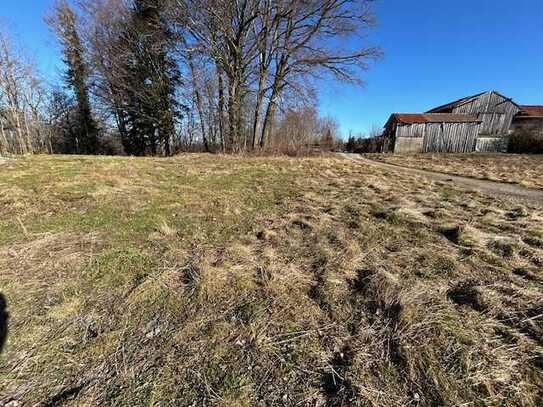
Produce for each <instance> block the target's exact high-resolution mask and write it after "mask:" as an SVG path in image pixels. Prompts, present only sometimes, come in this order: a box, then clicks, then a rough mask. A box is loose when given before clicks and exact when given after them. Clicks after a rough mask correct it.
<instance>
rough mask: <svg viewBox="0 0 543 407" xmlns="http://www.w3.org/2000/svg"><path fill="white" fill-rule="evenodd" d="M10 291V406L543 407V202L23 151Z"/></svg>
mask: <svg viewBox="0 0 543 407" xmlns="http://www.w3.org/2000/svg"><path fill="white" fill-rule="evenodd" d="M534 160H536V159H535V158H534ZM534 162H535V161H534ZM537 165H538V164H537ZM500 168H501V166H500ZM526 171H532V172H535V171H537V168H532V169H531V170H529V169H528V168H526ZM540 175H541V174H540ZM519 176H520V174H519ZM0 292H1V293H2V294H3V295H4V296H5V298H6V300H7V303H8V307H9V308H8V310H9V314H10V319H9V335H8V340H7V344H6V346H5V348H4V353H3V354H2V355H0V405H10V406H22V405H42V406H85V405H87V406H97V405H103V406H106V405H111V406H143V405H145V406H169V405H179V406H202V405H220V406H272V405H273V406H408V405H413V406H415V405H417V406H435V405H448V406H453V405H454V406H460V405H470V406H471V405H473V406H483V405H484V406H503V405H512V406H513V405H516V406H538V405H542V403H543V339H542V338H543V214H542V212H541V210H540V209H537V208H535V207H530V206H527V205H520V204H515V203H510V202H507V201H503V202H502V201H500V200H496V199H490V198H487V197H484V196H482V195H480V194H478V193H475V192H470V191H466V190H461V189H455V188H453V187H451V186H450V185H445V184H443V183H439V182H431V181H428V180H426V179H424V178H419V177H410V176H407V175H401V174H394V175H392V174H391V173H388V172H386V171H385V170H381V169H378V168H376V167H374V166H366V165H363V164H359V163H355V162H353V161H349V160H346V159H343V158H341V157H316V158H303V159H294V158H292V159H291V158H236V157H217V156H208V155H186V156H180V157H175V158H170V159H154V158H140V159H135V158H108V157H103V158H102V157H94V158H90V157H88V158H87V157H66V156H48V157H47V156H41V157H40V156H36V157H25V158H21V159H17V160H9V161H8V162H6V163H4V164H2V165H1V166H0Z"/></svg>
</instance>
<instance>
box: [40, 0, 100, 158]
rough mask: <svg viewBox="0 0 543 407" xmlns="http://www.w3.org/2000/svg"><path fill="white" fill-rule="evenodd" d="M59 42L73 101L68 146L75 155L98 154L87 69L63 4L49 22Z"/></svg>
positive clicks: (70, 15) (72, 21) (69, 12)
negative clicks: (73, 116)
mask: <svg viewBox="0 0 543 407" xmlns="http://www.w3.org/2000/svg"><path fill="white" fill-rule="evenodd" d="M50 24H51V25H52V26H53V28H54V29H55V31H56V33H57V35H58V37H59V40H60V43H61V45H62V53H63V56H64V59H63V60H64V63H65V64H66V66H67V70H66V72H65V74H64V81H65V83H66V85H67V86H68V87H69V88H70V89H71V90H72V91H73V93H74V96H75V100H76V102H77V118H76V123H75V124H76V127H75V129H74V130H73V131H72V133H71V134H72V137H73V140H72V145H73V146H74V147H73V148H74V152H75V153H78V154H96V153H97V151H98V128H97V125H96V122H95V121H94V119H93V117H92V111H91V107H90V101H89V90H88V85H87V80H88V70H87V66H86V64H85V60H84V49H83V45H82V43H81V39H80V37H79V34H78V32H77V25H76V15H75V13H74V11H73V10H72V8H71V7H70V6H69V4H68V3H66V2H65V1H60V2H59V3H57V5H56V8H55V15H54V17H53V18H52V19H51V20H50Z"/></svg>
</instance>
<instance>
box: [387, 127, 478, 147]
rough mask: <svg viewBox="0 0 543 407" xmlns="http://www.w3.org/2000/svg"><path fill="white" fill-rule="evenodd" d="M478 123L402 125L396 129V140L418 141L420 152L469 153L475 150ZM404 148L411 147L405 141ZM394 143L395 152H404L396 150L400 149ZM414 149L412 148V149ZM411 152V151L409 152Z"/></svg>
mask: <svg viewBox="0 0 543 407" xmlns="http://www.w3.org/2000/svg"><path fill="white" fill-rule="evenodd" d="M478 129H479V123H416V124H404V125H400V126H398V127H397V130H396V140H399V139H402V140H403V139H407V138H413V139H420V140H422V145H421V146H420V147H421V148H420V150H419V151H422V152H441V153H469V152H472V151H474V149H475V141H476V139H477V134H478ZM402 143H403V144H402V145H404V146H409V147H410V148H409V149H410V150H412V148H411V147H413V146H411V145H409V144H407V143H406V142H405V141H403V142H402ZM402 145H400V144H399V143H398V141H396V148H395V149H394V151H395V152H406V151H400V150H398V147H402ZM413 148H414V147H413ZM409 152H413V151H409Z"/></svg>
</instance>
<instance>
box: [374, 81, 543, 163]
mask: <svg viewBox="0 0 543 407" xmlns="http://www.w3.org/2000/svg"><path fill="white" fill-rule="evenodd" d="M526 108H529V109H526ZM536 116H537V117H539V116H541V117H539V120H535V117H536ZM527 117H530V119H528V118H527ZM522 120H524V121H526V123H525V124H524V125H525V126H532V127H533V126H536V127H537V128H538V129H541V130H542V131H543V108H542V107H541V106H519V105H517V104H516V103H515V102H513V100H512V99H511V98H508V97H505V96H503V95H501V94H500V93H498V92H494V91H491V92H484V93H479V94H477V95H473V96H469V97H466V98H462V99H459V100H456V101H454V102H451V103H447V104H446V105H443V106H439V107H436V108H434V109H431V110H429V111H428V112H426V113H394V114H392V115H391V116H390V119H389V120H388V122H387V123H386V125H385V130H384V133H383V142H382V151H383V152H398V153H416V152H443V153H469V152H504V151H507V147H508V143H509V136H510V134H511V132H512V131H513V130H514V129H515V126H517V125H518V124H517V123H518V121H522Z"/></svg>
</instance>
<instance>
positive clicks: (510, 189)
mask: <svg viewBox="0 0 543 407" xmlns="http://www.w3.org/2000/svg"><path fill="white" fill-rule="evenodd" d="M341 155H342V156H343V157H345V158H347V159H349V160H352V161H356V162H360V163H361V164H367V165H373V166H376V167H379V168H382V169H386V170H392V171H396V172H401V173H404V174H413V175H420V176H423V177H426V178H428V179H431V180H434V181H441V182H448V183H451V184H453V185H455V186H459V187H463V188H468V189H472V190H475V191H479V192H481V193H483V194H486V195H489V196H493V197H496V198H500V199H502V198H504V199H508V200H511V201H515V202H518V201H522V202H525V203H530V204H536V205H537V206H542V207H543V191H541V190H537V189H530V188H525V187H522V186H518V185H513V184H507V183H504V182H497V181H486V180H481V179H476V178H469V177H461V176H458V175H450V174H443V173H440V172H433V171H427V170H420V169H416V168H408V167H402V166H399V165H396V164H389V163H383V162H380V161H373V160H370V159H367V158H365V157H362V156H360V155H358V154H345V153H342V154H341Z"/></svg>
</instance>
